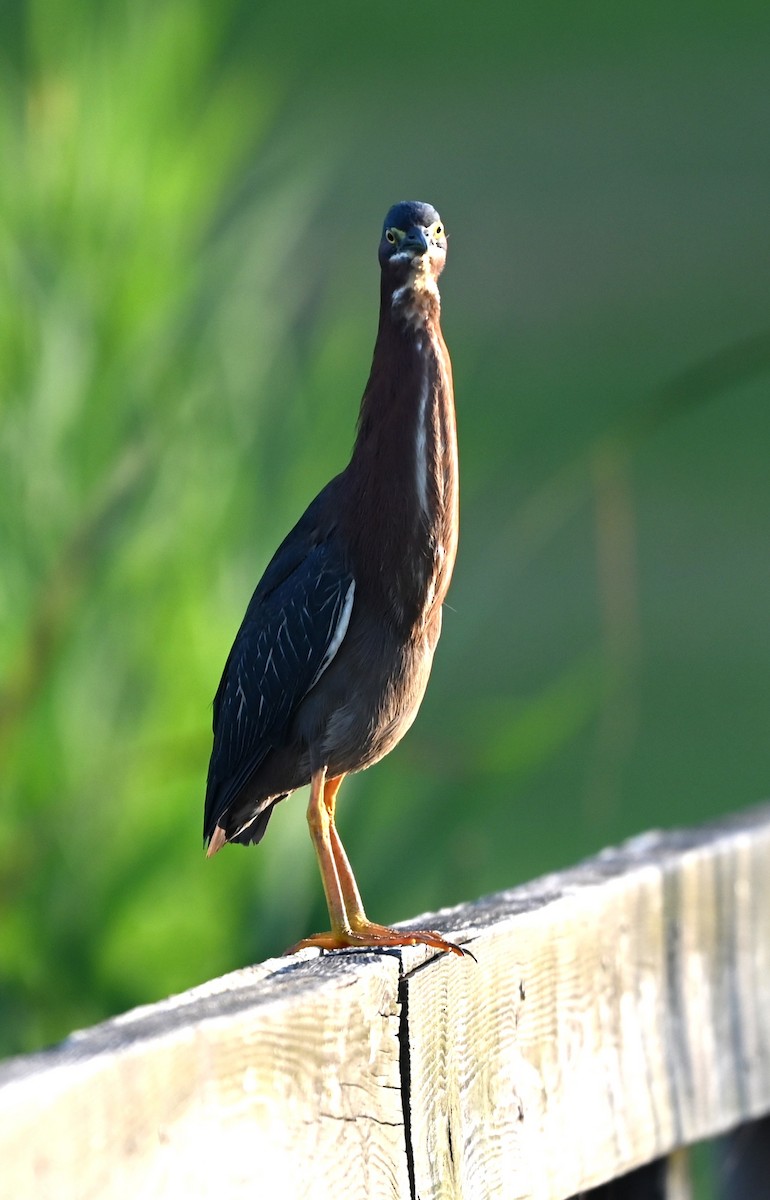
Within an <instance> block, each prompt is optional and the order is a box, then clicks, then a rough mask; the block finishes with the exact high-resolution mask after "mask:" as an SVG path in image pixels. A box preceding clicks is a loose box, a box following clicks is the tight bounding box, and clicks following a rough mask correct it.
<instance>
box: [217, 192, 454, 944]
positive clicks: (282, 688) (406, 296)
mask: <svg viewBox="0 0 770 1200" xmlns="http://www.w3.org/2000/svg"><path fill="white" fill-rule="evenodd" d="M445 259H446V233H445V231H444V225H443V223H442V221H441V218H440V216H439V215H438V213H437V212H436V210H435V208H432V207H431V205H429V204H422V203H419V202H417V201H407V202H402V203H400V204H396V205H394V207H393V208H391V210H390V211H389V213H388V215H387V217H386V218H385V224H384V226H383V230H382V238H381V241H380V247H379V261H380V268H381V289H380V319H379V326H378V330H377V340H376V342H375V346H374V356H373V360H372V368H371V372H370V374H369V381H368V383H367V385H366V389H365V391H364V395H363V400H362V401H361V411H360V415H359V419H358V433H357V437H356V441H355V445H354V447H353V453H352V456H351V459H350V462H349V463H348V465H347V467H346V468H345V470H344V471H342V473H341V474H340V475H337V476H336V477H335V478H334V479H332V481H331V482H330V483H328V484H327V485H326V487H325V488H324V489H323V490H322V491H321V492H320V493H319V495H318V496H316V498H315V500H313V502H312V503H311V505H310V507H309V508H308V509H307V511H306V512H305V514H304V516H303V517H301V518H300V520H299V521H298V522H297V524H296V525H295V526H294V528H293V529H292V530H291V532H290V533H289V534H288V536H287V537H286V538H285V539H284V541H283V542H282V543H281V545H280V546H279V547H278V550H277V551H276V553H275V555H274V556H273V558H272V559H271V561H270V563H269V564H268V567H267V569H266V571H265V573H264V575H263V577H262V579H261V581H260V583H259V584H258V586H257V589H256V591H255V592H254V595H253V596H252V598H251V602H250V603H249V606H248V608H247V610H246V615H245V617H244V619H243V623H242V625H241V627H240V629H239V631H238V634H237V636H236V639H235V642H234V644H233V647H232V650H231V651H230V655H229V657H228V659H227V662H226V664H225V669H224V672H223V675H222V679H221V681H220V684H219V688H218V690H217V694H216V697H215V699H214V722H213V724H214V747H213V750H212V753H211V762H210V764H209V772H208V781H207V787H206V808H205V816H204V827H203V830H204V838H206V839H207V840H208V854H209V855H212V854H215V853H216V852H217V850H219V849H220V848H221V847H222V846H223V845H224V844H225V842H240V843H241V844H243V845H248V844H249V843H251V842H259V841H260V840H261V838H262V837H263V835H264V832H265V829H266V828H267V823H268V821H269V819H270V814H271V813H272V811H273V808H274V807H275V805H276V804H277V803H278V802H279V801H280V800H283V799H285V798H286V796H288V795H289V793H291V792H293V791H295V789H296V788H299V787H302V786H303V785H304V784H307V783H309V784H310V802H309V806H308V812H307V819H308V825H309V827H310V835H311V837H312V840H313V845H314V847H315V852H316V855H317V857H318V864H319V867H320V870H321V878H322V880H323V886H324V891H325V893H326V901H327V904H328V907H329V917H330V920H331V930H330V931H329V932H328V933H317V934H314V935H313V936H312V937H308V938H305V939H303V940H302V941H301V942H298V943H297V945H296V946H295V947H293V949H295V950H297V949H300V948H301V947H303V946H317V947H320V948H322V949H327V950H328V949H336V948H338V947H342V946H405V945H412V944H414V943H417V942H421V943H425V944H427V945H429V946H435V947H437V948H438V949H441V950H452V951H454V952H455V953H457V954H462V953H463V951H462V950H461V949H460V948H459V947H458V946H455V945H453V944H452V943H451V942H448V941H446V940H445V939H444V938H443V937H441V936H440V935H439V934H438V933H435V932H433V931H431V930H420V931H414V930H395V929H389V928H387V927H386V926H384V925H376V924H375V923H374V922H372V921H370V920H369V919H368V918H367V916H366V913H365V912H364V907H363V904H362V903H361V896H360V894H359V891H358V886H357V884H356V881H355V878H354V876H353V871H352V869H351V867H350V863H349V861H348V857H347V855H346V853H345V850H344V849H343V846H342V842H341V841H340V837H339V834H338V833H337V828H336V825H335V820H334V813H335V804H336V799H337V792H338V790H339V786H340V784H341V783H342V780H343V779H344V777H345V776H346V775H349V774H350V773H351V772H353V771H361V770H363V769H364V768H365V767H370V766H371V765H372V763H375V762H377V761H378V760H379V759H381V758H382V757H383V756H384V755H385V754H387V753H388V751H390V750H392V749H393V747H394V746H395V745H396V743H397V742H398V741H400V739H401V738H402V737H403V736H404V734H405V733H406V731H407V729H408V728H409V726H410V725H411V724H412V722H413V721H414V718H415V716H416V715H417V710H418V708H419V707H420V703H421V701H422V698H423V695H424V694H425V688H426V686H427V683H428V676H429V674H430V669H431V664H432V661H433V653H434V651H435V649H436V643H437V642H438V639H439V634H440V632H441V606H442V604H443V602H444V598H445V596H446V593H447V589H448V587H449V581H450V579H451V576H452V568H453V566H454V561H455V554H456V551H457V530H458V471H457V439H456V431H455V413H454V395H453V389H452V369H451V363H450V360H449V354H448V352H447V348H446V345H445V343H444V338H443V336H442V333H441V325H440V299H439V292H438V287H437V280H438V277H439V275H440V274H441V271H442V269H443V267H444V262H445Z"/></svg>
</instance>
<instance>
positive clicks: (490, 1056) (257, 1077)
mask: <svg viewBox="0 0 770 1200" xmlns="http://www.w3.org/2000/svg"><path fill="white" fill-rule="evenodd" d="M418 923H419V924H421V925H422V926H423V927H424V926H425V925H428V926H431V927H435V928H438V929H440V930H441V931H442V932H446V933H448V934H449V935H451V936H452V937H453V938H454V939H455V940H459V941H461V942H465V943H469V944H470V945H471V946H472V949H473V952H474V954H475V955H476V957H477V959H478V962H477V963H476V962H473V960H472V959H470V958H465V959H458V958H456V957H455V956H450V955H435V954H433V953H432V952H431V951H429V950H427V949H425V948H422V947H413V948H409V949H406V950H404V951H401V952H395V951H394V952H388V953H381V954H377V953H370V952H366V953H364V952H349V951H344V952H335V953H333V954H329V955H324V956H319V955H318V953H317V952H316V951H312V950H311V951H305V952H303V954H301V955H298V956H296V957H295V958H294V959H291V960H286V959H279V960H275V961H273V962H268V963H264V964H261V965H260V966H258V967H254V968H250V969H248V970H245V971H240V972H237V973H235V974H234V975H230V976H226V977H224V978H223V979H220V980H215V981H213V982H212V983H210V984H207V985H206V986H205V987H202V988H198V989H195V990H194V991H192V992H189V993H186V994H185V995H183V996H179V997H175V998H173V999H171V1000H169V1001H166V1002H164V1003H163V1004H159V1005H154V1006H151V1007H147V1008H144V1009H138V1010H136V1011H134V1012H132V1013H128V1014H126V1015H125V1016H123V1017H119V1018H117V1019H115V1020H113V1021H110V1022H107V1023H105V1024H104V1025H101V1026H97V1027H96V1028H94V1029H91V1030H87V1031H85V1032H84V1033H80V1034H76V1035H73V1037H71V1038H70V1039H68V1040H67V1041H66V1042H65V1043H63V1044H62V1045H61V1046H59V1047H56V1048H54V1049H53V1050H50V1051H47V1052H44V1053H42V1054H38V1055H32V1056H29V1057H27V1058H21V1059H17V1060H13V1061H11V1062H9V1063H6V1064H4V1065H3V1066H2V1067H0V1198H2V1200H5V1198H6V1197H14V1200H17V1198H23V1200H38V1198H41V1200H47V1198H48V1197H56V1200H96V1198H97V1197H98V1198H99V1200H124V1198H125V1200H128V1197H131V1198H132V1200H133V1198H135V1197H142V1200H144V1198H152V1197H163V1198H164V1200H168V1198H173V1197H176V1196H184V1197H186V1198H192V1200H194V1198H197V1197H209V1196H217V1197H221V1196H226V1197H228V1200H240V1198H241V1197H246V1196H253V1195H269V1196H276V1197H281V1198H282V1200H283V1198H286V1200H295V1198H303V1200H304V1198H306V1197H307V1198H309V1200H326V1198H327V1197H328V1198H329V1200H339V1197H343V1198H344V1200H357V1198H359V1197H360V1198H361V1200H363V1198H364V1197H366V1198H367V1200H371V1198H374V1200H380V1198H383V1200H415V1198H417V1197H419V1200H438V1198H441V1200H444V1198H447V1200H492V1198H495V1197H501V1198H505V1200H516V1198H520V1200H524V1198H525V1197H527V1198H532V1200H566V1198H568V1197H575V1196H577V1195H578V1194H580V1193H581V1192H583V1191H587V1190H588V1189H590V1188H593V1187H596V1186H598V1185H600V1184H602V1183H603V1182H605V1181H607V1180H609V1179H612V1178H615V1177H617V1176H620V1175H625V1174H626V1173H627V1172H629V1171H632V1170H634V1169H635V1168H637V1167H639V1166H640V1165H642V1164H644V1163H648V1162H651V1161H653V1160H654V1159H658V1158H663V1157H666V1156H668V1155H669V1154H670V1153H671V1151H672V1150H674V1149H676V1148H677V1147H679V1146H682V1145H685V1144H687V1143H689V1142H692V1141H694V1140H698V1139H701V1138H705V1137H711V1136H714V1135H716V1134H719V1133H721V1132H723V1131H725V1130H727V1129H730V1128H734V1127H736V1126H738V1125H740V1124H742V1123H745V1122H748V1121H750V1120H751V1119H753V1118H758V1117H761V1116H764V1115H767V1114H770V807H764V808H759V809H755V810H752V811H751V812H749V813H745V814H742V815H740V816H738V817H736V818H734V819H732V820H730V821H728V822H724V823H722V824H719V825H714V826H709V827H704V828H701V829H698V830H691V831H685V832H678V833H674V834H669V835H666V836H663V835H659V834H647V835H645V836H643V837H641V838H637V839H635V840H634V841H633V842H631V843H629V844H628V845H626V846H624V847H621V848H620V849H619V850H613V851H608V852H605V853H604V854H602V855H600V856H599V857H598V858H596V859H593V860H591V861H590V862H588V863H586V864H584V865H582V866H580V867H577V868H575V869H574V870H571V871H568V872H565V873H563V874H560V875H553V876H549V877H546V878H544V879H541V880H539V881H537V882H536V883H535V884H532V885H530V886H528V887H523V888H518V889H515V890H512V891H510V892H505V893H501V894H500V895H497V896H491V897H488V898H486V899H483V900H480V901H478V902H477V903H476V904H472V905H467V906H463V907H461V908H458V909H454V910H451V911H448V912H445V913H442V914H439V915H437V916H433V917H428V918H420V919H419V922H418ZM405 1114H406V1117H407V1119H406V1120H405ZM668 1190H669V1191H670V1192H671V1194H672V1196H673V1195H677V1196H683V1195H685V1194H686V1192H685V1191H681V1190H680V1191H678V1192H677V1191H676V1190H675V1189H674V1190H672V1189H670V1188H668ZM743 1200H748V1198H743Z"/></svg>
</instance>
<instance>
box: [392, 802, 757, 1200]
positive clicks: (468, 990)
mask: <svg viewBox="0 0 770 1200" xmlns="http://www.w3.org/2000/svg"><path fill="white" fill-rule="evenodd" d="M453 916H454V917H455V919H454V921H453V926H454V934H455V935H456V936H458V937H459V938H460V939H461V940H466V939H468V938H472V939H473V940H472V947H473V951H474V953H475V954H476V956H477V958H478V969H477V970H472V969H469V967H468V964H466V963H457V962H448V961H447V960H445V959H443V958H442V959H439V960H437V961H435V962H431V963H430V964H428V965H427V966H421V967H416V968H414V969H412V971H411V972H410V974H409V975H408V992H407V998H406V1000H407V1004H408V1013H409V1020H408V1028H409V1044H410V1075H411V1093H410V1117H411V1120H410V1127H411V1128H410V1132H411V1143H412V1147H413V1154H414V1177H415V1185H416V1193H417V1195H418V1196H419V1197H420V1200H439V1198H441V1200H444V1198H447V1200H448V1198H450V1197H452V1198H454V1197H462V1198H463V1200H490V1198H492V1197H506V1198H514V1197H516V1198H518V1197H522V1198H523V1197H533V1198H535V1200H561V1198H565V1197H571V1196H574V1195H575V1194H576V1193H578V1192H580V1191H582V1190H584V1189H587V1188H590V1187H593V1186H596V1185H597V1184H599V1183H601V1182H602V1181H604V1180H607V1179H610V1178H612V1177H614V1176H616V1175H619V1174H622V1173H625V1172H627V1171H630V1170H631V1169H632V1168H634V1167H636V1166H638V1165H640V1164H642V1163H644V1162H648V1161H650V1160H652V1159H655V1158H659V1157H662V1156H665V1155H666V1154H668V1153H669V1152H670V1151H671V1150H672V1149H674V1148H675V1147H677V1146H679V1145H682V1144H685V1143H689V1142H692V1141H694V1140H697V1139H700V1138H704V1137H708V1136H712V1135H714V1134H716V1133H718V1132H719V1131H720V1130H723V1129H725V1128H727V1127H729V1126H732V1125H735V1124H737V1123H739V1122H742V1121H744V1120H746V1119H748V1118H750V1117H752V1116H756V1115H758V1114H760V1113H766V1112H768V1111H770V809H768V808H767V807H765V808H761V809H758V810H754V811H753V812H751V813H749V814H744V815H743V816H742V817H740V818H736V819H735V820H734V821H731V822H726V823H724V824H720V825H718V826H711V827H706V828H703V829H701V830H694V831H691V832H683V833H676V834H670V835H668V836H662V835H656V834H650V835H645V836H644V837H642V838H638V839H636V840H634V841H633V842H631V843H629V844H628V845H627V846H625V847H623V848H621V849H620V850H616V851H609V852H607V853H605V854H603V855H601V856H600V857H599V858H597V859H595V860H593V861H591V862H589V863H587V864H585V865H584V866H582V867H579V868H576V869H575V870H573V871H569V872H567V873H565V874H564V875H561V876H553V877H551V878H548V879H544V880H541V881H539V882H538V883H537V884H535V885H534V886H533V887H531V888H521V889H518V890H516V891H513V892H510V893H504V894H502V895H500V896H496V897H491V898H490V899H489V900H487V901H481V902H479V904H477V905H476V906H474V909H473V910H466V911H465V912H464V913H463V914H462V916H461V917H460V919H457V918H458V916H459V914H453ZM409 954H411V952H409ZM408 959H409V955H408V954H407V955H405V962H407V963H408ZM472 966H473V964H470V967H472Z"/></svg>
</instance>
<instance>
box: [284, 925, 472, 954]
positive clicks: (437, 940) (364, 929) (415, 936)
mask: <svg viewBox="0 0 770 1200" xmlns="http://www.w3.org/2000/svg"><path fill="white" fill-rule="evenodd" d="M416 945H423V946H433V948H434V949H436V950H448V951H450V952H451V953H452V954H459V955H460V957H461V958H462V957H464V956H465V955H468V957H469V958H473V957H474V956H473V955H472V954H471V952H470V950H464V949H463V948H462V946H456V945H455V943H454V942H448V941H447V940H446V938H444V937H442V936H441V934H440V933H436V932H435V930H433V929H390V928H389V927H388V926H387V925H376V924H375V923H374V921H362V922H360V923H357V924H356V927H355V928H354V929H353V928H351V929H338V930H332V931H330V932H329V933H314V934H312V935H311V936H310V937H306V938H303V939H302V941H301V942H297V944H296V945H295V946H291V947H290V948H289V949H288V950H286V951H284V953H285V954H294V953H295V951H297V950H304V949H306V948H307V947H308V946H315V947H316V948H317V949H319V950H341V949H343V948H345V947H351V946H352V947H355V946H359V947H361V948H362V949H363V948H369V949H377V948H379V947H380V946H416Z"/></svg>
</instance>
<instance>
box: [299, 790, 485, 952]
mask: <svg viewBox="0 0 770 1200" xmlns="http://www.w3.org/2000/svg"><path fill="white" fill-rule="evenodd" d="M343 779H344V775H336V776H334V777H333V778H331V779H327V778H326V771H325V770H322V771H318V772H317V773H316V774H315V775H314V776H313V778H312V780H311V785H310V803H309V805H308V811H307V819H308V825H309V827H310V836H311V838H312V839H313V845H314V846H315V851H316V856H317V858H318V865H319V867H320V869H321V879H322V881H323V886H324V892H325V894H326V903H327V906H328V908H329V917H330V920H331V926H332V927H331V930H330V931H329V932H328V933H315V934H313V935H312V937H308V938H303V939H302V941H301V942H297V944H296V946H292V947H291V950H289V951H287V953H290V954H291V953H293V951H295V950H302V949H303V948H304V947H306V946H317V947H319V949H322V950H337V949H340V948H342V947H343V946H413V945H416V944H417V943H421V944H423V945H426V946H434V947H435V948H436V949H437V950H451V952H452V953H453V954H459V955H460V956H462V955H463V954H464V953H465V951H464V950H462V949H461V948H460V947H459V946H456V945H455V944H454V942H448V941H447V940H446V938H443V937H442V936H441V934H439V933H434V932H433V930H429V929H420V930H406V929H404V930H401V929H390V928H389V927H388V926H386V925H376V924H375V923H374V921H370V920H369V918H368V917H367V915H366V913H365V912H364V906H363V904H362V902H361V893H360V892H359V890H358V885H357V883H356V880H355V876H354V875H353V869H352V867H351V865H350V862H349V860H348V856H347V854H346V853H345V848H344V846H343V845H342V841H341V839H340V835H339V834H338V833H337V826H336V825H335V822H334V810H335V806H336V801H337V792H338V791H339V786H340V784H341V783H342V780H343Z"/></svg>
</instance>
